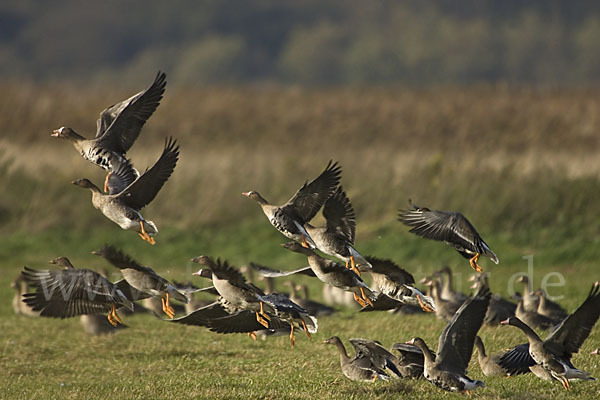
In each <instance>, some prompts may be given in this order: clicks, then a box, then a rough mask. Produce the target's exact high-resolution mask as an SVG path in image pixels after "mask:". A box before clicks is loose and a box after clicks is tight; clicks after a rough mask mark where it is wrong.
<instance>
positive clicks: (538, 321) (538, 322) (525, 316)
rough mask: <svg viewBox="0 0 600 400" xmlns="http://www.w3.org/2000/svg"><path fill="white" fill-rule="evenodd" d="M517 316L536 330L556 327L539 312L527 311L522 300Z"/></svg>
mask: <svg viewBox="0 0 600 400" xmlns="http://www.w3.org/2000/svg"><path fill="white" fill-rule="evenodd" d="M515 316H516V317H517V318H519V319H520V320H521V321H523V322H525V323H526V324H527V325H529V326H531V327H533V328H536V329H542V330H548V329H550V328H552V327H553V326H555V325H556V324H555V323H554V321H552V320H551V319H550V318H548V317H546V316H543V315H541V314H538V313H537V311H526V310H525V306H524V305H523V301H522V300H521V301H519V303H517V309H516V310H515Z"/></svg>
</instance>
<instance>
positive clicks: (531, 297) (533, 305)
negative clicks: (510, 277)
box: [516, 275, 540, 312]
mask: <svg viewBox="0 0 600 400" xmlns="http://www.w3.org/2000/svg"><path fill="white" fill-rule="evenodd" d="M516 282H517V283H522V284H523V285H524V286H525V287H524V288H523V298H522V299H521V301H522V302H523V310H525V311H535V312H537V309H538V307H539V304H540V298H539V296H538V295H537V294H535V293H534V292H533V290H532V287H531V286H532V285H531V282H530V281H529V277H527V275H521V276H519V277H518V278H517V280H516Z"/></svg>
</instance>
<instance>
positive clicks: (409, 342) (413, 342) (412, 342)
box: [406, 338, 415, 344]
mask: <svg viewBox="0 0 600 400" xmlns="http://www.w3.org/2000/svg"><path fill="white" fill-rule="evenodd" d="M406 344H415V339H414V338H412V339H410V340H409V341H408V342H406Z"/></svg>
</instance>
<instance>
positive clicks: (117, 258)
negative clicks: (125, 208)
mask: <svg viewBox="0 0 600 400" xmlns="http://www.w3.org/2000/svg"><path fill="white" fill-rule="evenodd" d="M92 254H95V255H97V256H102V257H104V258H105V259H106V260H107V261H108V262H109V263H111V264H112V265H114V266H115V267H117V268H119V269H120V270H121V273H122V274H123V278H125V280H126V281H127V283H129V284H130V285H131V286H132V287H133V288H135V289H137V290H139V291H140V292H144V293H147V294H150V295H152V296H156V297H160V300H161V303H162V310H163V311H164V313H165V314H167V315H168V316H169V317H170V318H174V317H175V310H174V309H173V307H172V306H171V304H170V302H169V300H170V299H171V298H174V299H175V300H178V301H181V302H182V303H185V304H187V303H188V302H189V299H188V297H187V296H186V294H185V293H183V292H182V291H180V290H178V289H177V288H176V287H175V285H173V284H172V283H171V282H169V281H168V280H166V279H165V278H163V277H162V276H160V275H158V274H157V273H156V272H155V271H154V270H153V269H152V268H150V267H146V266H144V265H141V264H140V263H138V262H137V261H135V260H134V259H133V258H131V257H129V256H128V255H127V254H125V253H123V252H121V251H119V250H117V249H116V248H114V247H113V246H109V245H105V246H104V247H102V248H101V249H100V250H98V251H93V252H92Z"/></svg>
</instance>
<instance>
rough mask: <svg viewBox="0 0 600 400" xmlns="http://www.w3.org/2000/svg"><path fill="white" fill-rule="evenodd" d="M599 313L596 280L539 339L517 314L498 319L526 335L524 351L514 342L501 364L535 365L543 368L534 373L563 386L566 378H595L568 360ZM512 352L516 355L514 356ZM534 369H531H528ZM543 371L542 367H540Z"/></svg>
mask: <svg viewBox="0 0 600 400" xmlns="http://www.w3.org/2000/svg"><path fill="white" fill-rule="evenodd" d="M598 317H600V282H595V283H594V284H593V285H592V289H591V290H590V294H589V295H588V297H587V299H586V300H585V301H584V302H583V304H581V305H580V306H579V308H577V310H575V312H574V313H573V314H571V315H569V316H568V317H567V318H566V319H565V320H563V322H562V323H561V324H560V325H559V326H558V328H556V329H555V330H554V331H553V332H552V333H551V334H550V335H549V336H548V337H547V338H546V340H544V341H542V340H541V339H540V337H539V336H538V335H537V334H536V333H535V331H534V330H533V329H531V327H529V326H528V325H527V324H525V323H524V322H523V321H521V320H520V319H519V318H517V317H511V318H508V319H507V320H506V321H502V324H503V325H512V326H515V327H517V328H519V329H520V330H521V331H523V333H524V334H525V335H526V336H527V341H528V345H529V346H528V353H529V354H528V355H529V357H527V356H524V357H523V351H522V349H523V348H524V347H525V346H526V345H520V346H517V348H518V349H517V348H515V349H514V351H512V352H508V353H507V355H506V356H505V357H503V358H504V360H505V361H504V362H502V361H501V363H502V364H503V366H504V367H505V368H507V369H509V370H513V369H516V368H518V367H521V368H523V367H529V368H530V369H532V368H531V367H535V368H537V369H538V370H539V369H540V368H541V369H543V370H545V372H546V373H545V374H543V373H536V375H537V376H541V377H544V376H547V375H548V373H549V374H550V376H551V377H552V378H553V379H555V380H557V381H559V382H560V383H561V384H562V385H563V387H564V388H565V389H567V390H568V389H569V388H570V387H571V384H570V383H569V380H570V379H583V380H595V378H593V377H591V376H590V373H589V372H587V371H582V370H580V369H577V368H575V366H574V365H573V364H572V363H571V357H572V356H573V353H577V352H578V351H579V348H580V347H581V345H582V344H583V342H585V340H586V339H587V338H588V336H589V335H590V332H591V331H592V328H593V327H594V325H595V324H596V322H597V321H598ZM515 353H516V354H517V356H515ZM533 371H534V370H533V369H532V372H533ZM542 372H543V371H542Z"/></svg>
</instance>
